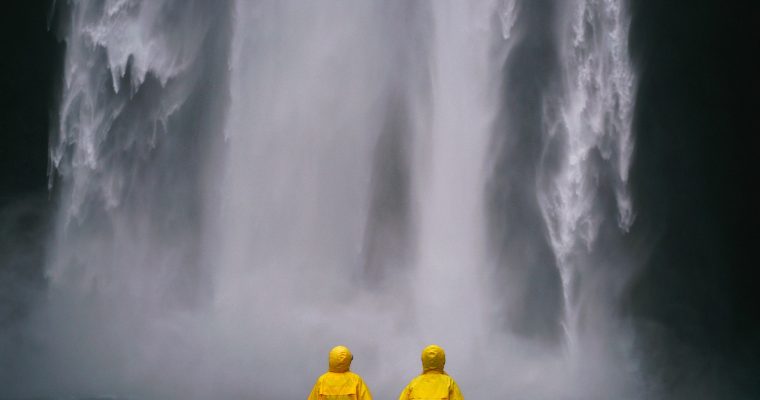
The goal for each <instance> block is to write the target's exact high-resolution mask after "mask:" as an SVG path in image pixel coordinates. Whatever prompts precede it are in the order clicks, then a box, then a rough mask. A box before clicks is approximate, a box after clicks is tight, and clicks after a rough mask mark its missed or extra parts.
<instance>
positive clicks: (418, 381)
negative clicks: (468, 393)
mask: <svg viewBox="0 0 760 400" xmlns="http://www.w3.org/2000/svg"><path fill="white" fill-rule="evenodd" d="M445 364H446V354H445V353H444V352H443V349H442V348H440V347H438V346H436V345H430V346H428V347H425V349H424V350H422V374H421V375H419V376H417V377H416V378H414V379H412V381H411V382H409V384H408V385H407V386H406V387H405V388H404V390H403V391H402V392H401V396H399V400H414V399H419V400H423V399H436V400H438V399H441V400H443V399H448V400H464V397H462V392H460V391H459V386H457V383H456V382H455V381H454V379H453V378H452V377H450V376H449V375H448V374H447V373H446V372H445V371H444V370H443V366H444V365H445Z"/></svg>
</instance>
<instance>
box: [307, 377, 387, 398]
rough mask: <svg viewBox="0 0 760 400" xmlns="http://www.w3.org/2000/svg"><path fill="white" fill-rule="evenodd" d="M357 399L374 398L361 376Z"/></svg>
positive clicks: (357, 387)
mask: <svg viewBox="0 0 760 400" xmlns="http://www.w3.org/2000/svg"><path fill="white" fill-rule="evenodd" d="M310 400H311V399H310ZM356 400H372V394H370V393H369V388H368V387H367V385H365V384H364V379H361V378H359V383H357V385H356Z"/></svg>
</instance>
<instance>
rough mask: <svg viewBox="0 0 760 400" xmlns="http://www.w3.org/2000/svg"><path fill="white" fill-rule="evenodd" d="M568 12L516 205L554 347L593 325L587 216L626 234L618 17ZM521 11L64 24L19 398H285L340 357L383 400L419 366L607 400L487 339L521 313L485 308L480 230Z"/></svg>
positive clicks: (161, 10)
mask: <svg viewBox="0 0 760 400" xmlns="http://www.w3.org/2000/svg"><path fill="white" fill-rule="evenodd" d="M573 4H574V6H573V7H576V8H574V9H573V10H572V12H570V11H566V10H565V11H560V12H559V16H558V18H557V20H558V21H560V22H558V25H559V26H561V27H562V29H560V31H562V34H563V36H562V39H561V40H559V46H558V50H557V51H558V53H559V54H560V56H559V57H560V58H561V60H562V63H561V66H562V69H561V71H562V78H561V81H562V85H560V86H561V89H560V90H556V91H555V92H551V93H547V94H546V96H545V97H544V98H545V100H546V103H545V113H544V115H545V119H544V120H543V121H542V123H543V124H544V125H543V126H544V128H545V132H544V133H545V135H544V137H543V138H542V140H544V141H545V145H546V148H547V150H546V152H545V154H544V156H543V157H544V158H543V160H548V159H550V158H551V156H550V155H547V154H549V153H551V151H559V154H561V157H559V160H560V161H559V162H554V163H550V162H548V161H546V162H544V161H542V163H543V164H542V166H543V167H542V168H540V171H539V174H538V175H539V180H540V181H541V182H540V183H541V184H540V185H539V186H538V200H537V201H538V202H539V206H540V208H541V211H542V215H543V218H544V222H545V224H546V231H547V232H548V235H549V240H550V242H551V246H552V249H553V251H554V254H555V256H556V265H557V267H558V271H559V275H560V277H561V281H562V287H561V290H562V294H561V296H564V305H565V312H564V314H563V315H562V316H561V318H562V321H561V323H562V324H563V325H564V326H565V328H566V331H567V341H568V343H570V344H571V347H572V346H573V343H574V341H575V340H576V338H577V337H579V336H580V335H581V334H580V333H579V332H580V331H581V330H582V329H581V326H580V325H581V318H580V316H579V315H580V314H581V313H583V312H584V310H585V307H587V306H588V305H589V302H592V301H602V302H603V301H613V300H614V299H600V298H597V297H593V296H591V297H589V296H584V295H583V292H584V291H585V290H591V291H593V290H594V287H592V286H589V285H587V284H586V283H584V282H585V281H583V280H584V279H587V275H588V274H591V273H592V272H593V268H590V267H589V266H588V265H587V264H588V263H593V262H595V260H594V258H593V257H594V254H595V253H594V251H592V250H593V249H594V248H595V246H597V244H596V243H597V240H596V237H597V235H598V233H599V229H600V228H599V227H600V226H601V225H603V224H604V223H605V221H606V219H608V218H609V215H607V214H605V208H604V207H605V206H604V204H603V202H602V201H601V200H600V197H602V196H600V195H599V192H601V191H602V190H608V189H609V188H611V189H610V190H612V192H613V193H614V198H615V204H616V207H617V208H616V209H617V212H618V217H617V224H618V226H619V230H620V231H621V232H623V231H625V230H626V229H627V228H628V227H629V226H630V225H631V223H632V219H633V218H632V215H633V212H632V207H631V202H630V199H629V194H628V192H627V173H628V167H629V160H630V156H631V144H630V123H631V115H630V114H631V104H632V101H633V97H632V93H631V91H632V82H633V80H632V74H631V71H630V67H629V66H628V60H627V55H626V42H627V40H626V35H627V25H626V24H627V23H626V22H625V21H626V16H625V9H624V7H622V6H621V5H620V4H618V3H617V2H614V1H605V2H602V1H592V0H589V1H585V2H584V1H577V2H573ZM521 10H522V8H521V3H518V2H516V1H512V0H504V1H495V0H494V1H485V2H476V4H475V3H473V4H470V3H467V2H458V1H435V2H432V1H431V2H422V1H420V2H407V1H401V0H399V1H390V2H384V3H383V4H382V5H381V4H379V3H377V2H369V1H357V2H339V1H323V2H319V3H304V2H296V1H271V2H269V1H239V2H226V1H224V2H206V1H178V0H161V1H158V0H157V1H150V2H141V1H138V0H111V1H105V2H98V3H95V2H73V3H72V4H70V5H69V6H68V8H67V9H66V10H64V12H63V15H65V21H64V23H63V25H64V28H65V32H64V34H63V37H64V38H65V41H66V56H65V68H64V79H63V80H64V82H63V84H64V85H63V90H62V95H61V100H60V105H59V110H58V112H59V124H58V126H57V127H56V129H55V132H54V135H53V140H52V142H51V166H52V170H53V173H52V176H53V178H52V179H51V183H52V187H53V188H54V190H55V193H56V196H57V198H58V202H59V209H58V217H57V218H58V219H57V224H56V232H55V235H54V237H53V239H52V240H53V243H52V247H51V248H52V250H51V251H50V253H49V254H48V269H47V271H48V275H49V277H50V282H51V287H50V293H49V296H48V300H47V304H46V305H45V307H43V309H42V310H41V311H39V312H38V313H36V314H35V316H34V318H33V319H32V320H31V321H30V323H29V328H28V329H29V331H30V332H35V335H36V339H35V340H37V341H38V342H39V343H41V345H40V346H39V348H38V350H35V351H30V353H29V354H32V355H31V356H29V357H28V358H27V362H26V364H25V365H26V367H25V368H27V369H28V370H29V371H28V372H27V376H29V378H27V381H24V382H21V383H18V388H17V389H16V392H14V393H19V394H22V395H51V394H53V395H58V394H60V393H64V394H66V395H69V394H71V395H75V396H78V395H92V394H96V395H100V394H108V393H115V394H116V395H118V396H130V397H135V398H212V397H217V398H243V397H250V398H268V399H279V398H283V399H284V398H298V397H299V396H305V395H306V393H308V390H309V388H310V386H311V384H312V383H313V380H314V379H315V378H316V376H317V375H318V374H320V373H321V372H322V371H323V370H324V367H325V365H324V364H325V355H326V352H327V350H328V349H329V348H330V347H331V346H333V345H335V344H338V343H342V344H346V345H348V346H349V347H351V348H352V349H353V351H354V353H355V354H356V360H355V362H354V364H353V366H352V368H353V369H354V370H355V371H357V372H359V373H361V374H362V375H363V376H364V377H365V379H366V380H367V381H368V383H369V384H370V388H371V389H372V391H373V393H374V394H375V396H376V397H389V396H395V395H396V394H397V393H398V391H399V390H400V389H401V388H402V387H403V385H404V384H405V383H406V381H408V379H410V378H411V377H412V376H414V375H415V374H416V373H418V369H419V365H418V363H419V360H418V354H419V351H420V349H421V348H422V347H423V346H424V345H426V344H429V343H431V342H436V343H438V344H440V345H442V346H443V347H444V348H445V349H447V351H448V357H447V359H448V364H447V371H448V372H449V373H450V374H451V375H453V376H454V377H455V379H457V381H458V382H459V383H460V386H461V387H462V388H463V391H464V392H465V395H467V396H468V398H503V397H506V396H518V397H516V398H524V397H529V398H579V397H582V398H609V397H610V396H611V395H613V394H620V395H622V393H623V392H624V390H627V389H624V388H623V387H621V386H619V385H618V384H617V383H616V382H613V383H608V384H605V385H604V386H603V387H595V388H593V389H589V388H588V387H585V385H583V384H579V383H578V382H576V381H573V379H576V378H577V377H578V375H573V373H572V371H571V370H572V369H573V368H575V366H576V365H577V364H578V363H577V362H576V363H573V362H569V363H568V362H567V361H568V359H573V360H575V361H577V360H578V359H581V358H583V357H584V356H583V354H581V353H580V352H574V353H573V352H571V353H565V352H562V351H558V350H557V347H555V346H552V345H546V346H544V342H541V341H539V340H534V338H530V337H528V338H525V337H519V336H516V335H514V334H513V331H514V330H511V329H505V327H504V326H503V325H502V324H501V323H500V321H501V320H502V319H501V318H500V317H498V316H496V315H495V314H498V313H499V312H500V310H501V308H500V305H499V304H498V303H499V302H502V301H515V302H517V301H521V299H519V297H518V296H512V297H504V296H502V295H501V294H500V293H499V292H500V291H501V290H502V289H500V288H499V287H498V286H497V287H494V285H493V279H492V274H493V273H494V270H498V269H499V268H500V267H499V262H497V261H496V260H497V258H498V257H496V256H495V255H494V254H492V252H493V251H492V250H493V249H492V248H491V247H489V245H488V243H489V238H488V235H489V229H487V226H488V225H489V223H490V221H489V219H490V218H492V215H491V214H489V212H488V211H487V207H486V204H487V196H488V190H489V189H488V185H489V183H488V181H489V173H491V172H489V168H493V163H492V160H491V157H493V153H494V151H493V149H492V148H491V146H492V144H493V137H494V136H500V137H511V135H516V134H517V133H516V132H512V131H508V130H506V131H501V130H499V125H498V124H497V123H496V122H495V121H497V120H499V118H500V117H501V115H500V113H501V112H502V110H503V107H504V104H503V103H502V98H503V96H504V93H505V92H507V93H509V91H510V87H509V85H508V84H507V83H506V80H505V78H504V76H505V69H508V67H507V65H508V64H506V60H507V59H509V58H513V57H516V55H515V54H514V53H513V52H512V50H513V49H514V48H515V46H517V45H518V44H519V43H520V41H522V40H525V37H524V31H525V29H524V27H525V25H526V24H529V23H530V22H529V20H527V19H521V18H522V14H521ZM568 18H569V19H572V20H568ZM521 27H522V28H521ZM534 28H535V27H534ZM563 29H564V31H563ZM568 32H570V33H571V34H570V35H566V33H568ZM525 79H528V77H526V78H525ZM511 118H520V116H519V115H517V116H515V115H512V116H511ZM551 149H554V150H551ZM556 149H559V150H556ZM592 153H594V154H596V153H598V155H599V156H598V157H597V158H594V157H592V155H591V154H592ZM552 154H554V153H552ZM544 164H545V165H544ZM506 165H507V168H510V167H511V166H510V164H509V160H507V163H506ZM610 171H611V172H610ZM603 172H604V173H603ZM601 180H604V182H607V183H608V185H607V184H605V185H602V184H600V183H599V182H600V181H601ZM503 206H504V207H509V206H510V205H509V204H504V205H503ZM613 218H614V217H613ZM511 228H513V229H519V228H520V227H517V228H515V227H511ZM516 262H517V261H516V260H507V263H508V264H509V263H512V264H514V263H516ZM600 276H602V277H603V278H599V279H601V280H605V281H606V278H604V277H605V276H607V275H604V274H602V275H600ZM540 290H546V291H550V290H553V289H552V288H551V287H549V286H546V287H542V288H540ZM505 299H506V300H505ZM584 299H586V300H584ZM584 301H585V302H584ZM599 318H602V319H605V320H606V319H610V318H614V315H611V314H609V313H608V314H605V315H604V316H600V317H599ZM588 329H591V328H588ZM613 334H614V333H612V332H606V333H600V335H613ZM40 349H41V350H40ZM601 351H603V350H601ZM611 359H614V358H611ZM597 361H598V360H590V361H589V362H597ZM599 362H601V363H606V362H607V361H605V360H602V361H599ZM612 366H613V365H610V364H604V365H597V367H599V368H597V369H595V370H594V371H595V372H593V373H594V374H597V373H598V371H600V370H603V369H615V368H612ZM35 369H37V370H36V371H34V372H31V371H32V370H35ZM622 373H625V371H623V372H622ZM597 379H598V381H604V379H605V377H597ZM519 396H522V397H519Z"/></svg>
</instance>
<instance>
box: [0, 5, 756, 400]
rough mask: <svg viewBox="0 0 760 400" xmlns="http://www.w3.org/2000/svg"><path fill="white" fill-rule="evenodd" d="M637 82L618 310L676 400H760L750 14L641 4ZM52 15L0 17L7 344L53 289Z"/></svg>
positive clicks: (1, 302)
mask: <svg viewBox="0 0 760 400" xmlns="http://www.w3.org/2000/svg"><path fill="white" fill-rule="evenodd" d="M630 5H631V12H632V24H631V33H630V41H631V43H630V50H631V54H632V58H633V60H634V63H635V68H636V71H637V74H638V83H639V85H638V97H637V101H636V110H635V119H634V131H635V133H634V134H635V140H636V145H635V154H634V163H633V167H632V172H631V187H632V189H633V193H634V201H635V203H634V204H635V207H636V212H637V219H636V223H635V224H634V226H633V228H632V231H631V233H630V235H629V241H630V243H629V245H630V246H631V248H632V249H634V250H635V251H636V252H637V254H639V255H640V257H641V261H642V263H643V266H642V268H641V271H640V272H639V273H638V274H637V275H636V276H635V278H634V279H633V280H632V282H631V284H630V286H629V288H628V290H627V292H626V296H625V300H624V302H623V304H621V305H620V306H621V308H622V310H623V312H624V313H625V315H628V316H631V317H632V320H633V321H634V326H635V329H637V331H638V332H639V335H638V336H637V337H638V338H639V339H638V340H639V342H640V343H639V345H640V346H641V347H642V348H644V349H645V351H644V354H646V355H647V359H646V360H645V362H646V363H648V365H647V368H645V370H648V371H650V372H651V373H653V376H656V377H658V379H662V381H663V382H664V383H665V384H666V385H665V387H667V388H668V390H670V391H671V394H672V397H674V398H685V397H689V396H691V398H736V396H739V397H744V396H747V397H752V396H754V395H758V394H760V312H759V311H758V309H760V285H758V280H757V279H756V277H757V276H758V275H760V274H757V273H756V272H755V271H756V270H757V269H758V268H760V263H758V262H757V261H756V259H755V254H754V253H755V252H756V247H757V246H758V244H757V242H756V240H755V235H754V229H755V227H756V224H755V221H756V220H757V218H756V215H757V211H756V207H757V205H758V202H757V196H756V195H754V194H752V191H753V189H754V187H753V186H755V184H756V183H757V182H758V181H757V179H756V175H755V173H754V162H755V161H756V160H757V157H756V155H757V153H758V150H757V147H756V146H757V144H756V143H757V140H755V136H756V135H757V134H758V133H760V129H758V128H760V126H758V125H759V124H758V118H760V115H758V113H757V112H756V111H757V109H756V108H755V102H754V101H750V98H752V97H754V96H755V93H757V92H758V89H759V88H758V82H757V81H758V80H757V78H756V75H757V73H758V72H760V69H758V63H757V62H755V61H752V60H753V59H754V58H756V57H758V56H759V54H760V52H758V50H760V46H758V44H760V40H758V39H760V38H759V36H758V33H757V30H758V29H759V28H758V27H760V25H758V23H760V17H759V16H760V14H758V12H757V7H749V6H741V5H739V4H730V3H729V2H721V1H707V0H693V1H688V2H674V1H663V0H632V1H631V2H630ZM52 9H53V7H52V5H51V3H50V2H49V1H45V0H39V1H13V2H9V3H7V4H5V8H4V10H3V12H2V13H0V18H1V20H0V29H2V33H1V34H0V37H1V38H2V40H3V46H2V49H3V56H2V58H0V63H1V64H0V107H1V110H2V111H0V135H2V138H1V140H0V329H2V328H3V326H4V325H7V324H9V323H12V321H15V320H18V319H20V318H23V315H24V312H25V311H26V310H27V309H28V307H29V306H30V304H31V302H32V301H33V299H34V298H35V292H39V291H41V290H43V289H44V286H45V279H44V275H43V272H42V255H43V253H44V243H45V237H46V235H47V234H48V227H49V226H50V216H51V213H50V210H51V209H52V204H51V201H52V200H51V196H50V194H49V192H48V188H47V184H48V176H47V170H48V143H47V142H48V135H49V132H50V129H51V124H53V123H54V122H53V120H52V119H53V115H54V111H55V110H54V105H55V103H56V102H55V99H56V95H57V92H58V90H57V87H58V85H59V83H60V74H61V71H62V65H61V60H62V55H63V45H62V44H61V43H59V42H58V41H57V39H56V37H55V34H54V33H53V32H52V31H51V29H49V28H48V21H49V19H50V13H51V10H52Z"/></svg>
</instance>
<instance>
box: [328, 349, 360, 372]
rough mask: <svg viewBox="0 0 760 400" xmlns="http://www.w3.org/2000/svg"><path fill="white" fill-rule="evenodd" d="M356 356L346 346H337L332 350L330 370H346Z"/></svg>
mask: <svg viewBox="0 0 760 400" xmlns="http://www.w3.org/2000/svg"><path fill="white" fill-rule="evenodd" d="M353 359H354V356H353V355H352V354H351V350H349V349H348V347H346V346H335V347H333V349H332V350H330V369H329V371H330V372H346V371H348V368H349V367H350V366H351V361H352V360H353Z"/></svg>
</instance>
